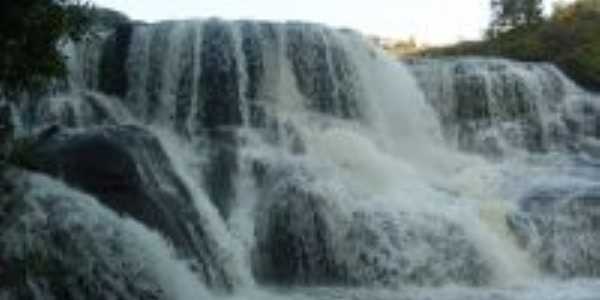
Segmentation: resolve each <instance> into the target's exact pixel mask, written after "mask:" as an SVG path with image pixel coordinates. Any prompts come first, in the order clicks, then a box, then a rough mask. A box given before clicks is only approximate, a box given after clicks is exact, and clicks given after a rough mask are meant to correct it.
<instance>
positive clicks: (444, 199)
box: [0, 19, 600, 299]
mask: <svg viewBox="0 0 600 300" xmlns="http://www.w3.org/2000/svg"><path fill="white" fill-rule="evenodd" d="M64 51H65V53H66V54H67V55H68V57H69V68H70V74H71V76H70V77H69V78H68V82H67V83H61V84H58V86H57V88H56V89H53V90H52V91H51V92H49V93H47V94H46V95H43V96H40V97H36V98H35V99H34V98H33V97H30V98H29V99H24V100H23V101H21V102H19V103H17V104H16V106H18V107H17V108H16V110H17V111H18V113H17V115H18V119H19V124H20V128H21V129H20V131H21V133H20V135H21V136H22V137H23V139H25V140H29V141H30V143H31V144H32V145H33V149H34V151H33V153H32V155H31V158H30V159H29V160H28V161H27V163H28V165H30V166H31V167H30V169H31V171H27V172H25V171H17V170H11V174H9V175H8V177H7V179H6V181H8V182H10V183H11V184H10V186H8V187H7V188H6V189H7V191H8V192H7V193H6V196H3V197H2V198H0V228H1V229H0V230H2V232H3V233H6V234H3V235H2V236H1V237H0V245H2V246H3V247H2V248H1V249H0V251H1V252H0V282H1V281H2V279H3V278H7V277H8V276H11V275H14V276H17V278H18V279H19V280H16V282H15V283H14V284H13V287H6V288H5V287H4V286H3V285H2V284H1V283H0V297H4V298H8V299H19V298H23V297H28V298H33V299H80V298H86V299H113V298H114V299H195V298H210V297H215V298H221V297H226V298H228V297H230V298H257V299H265V298H275V299H281V298H284V299H285V298H290V297H293V298H298V299H348V298H352V299H432V297H433V298H434V299H464V298H472V299H532V298H533V299H535V298H536V297H538V296H539V297H541V298H544V297H546V296H548V295H550V296H552V297H554V294H556V293H555V292H556V291H557V288H556V287H557V286H561V287H562V286H564V287H565V288H566V289H571V290H577V289H581V292H580V293H579V294H578V295H582V297H585V296H586V295H593V294H594V291H598V289H599V288H600V283H597V282H596V281H593V280H590V281H589V282H588V281H578V279H576V278H581V277H595V276H597V275H600V268H597V267H596V265H597V262H599V261H600V254H599V253H596V251H597V250H596V249H598V247H597V243H598V242H597V241H598V240H600V239H599V237H598V236H597V233H596V231H597V230H596V229H597V225H596V222H595V219H596V218H597V209H596V205H597V204H595V203H596V201H597V200H598V197H599V195H600V194H599V193H597V191H599V189H598V185H597V183H596V182H597V180H596V179H598V177H599V176H598V175H597V174H600V173H599V172H598V166H600V164H598V161H597V155H598V153H599V152H598V150H597V149H599V148H598V147H597V145H598V143H597V140H596V137H597V132H596V128H597V124H598V123H594V122H596V121H597V120H598V116H600V114H598V113H597V112H599V110H597V106H596V105H597V104H596V103H600V102H598V101H597V99H598V98H597V97H596V96H595V95H592V94H589V93H586V92H585V91H583V90H581V89H579V88H578V87H577V86H576V85H575V84H573V83H571V82H570V81H569V80H568V79H567V78H566V77H565V76H564V75H562V73H561V72H560V71H559V70H557V69H556V68H554V67H553V66H551V65H546V64H526V63H516V62H512V61H508V60H499V59H481V58H463V59H446V60H429V59H422V60H415V61H411V62H408V63H405V62H397V61H394V60H392V59H391V58H388V57H387V56H386V55H385V54H383V53H382V52H381V51H380V50H378V49H376V48H374V47H373V46H371V45H370V44H369V43H368V42H366V40H365V39H364V38H363V37H362V36H361V35H359V34H358V33H355V32H352V31H347V30H335V29H330V28H327V27H324V26H320V25H315V24H306V23H299V22H289V23H282V24H277V23H268V22H253V21H223V20H219V19H208V20H189V21H169V22H161V23H156V24H142V23H128V24H122V25H119V26H118V27H117V28H114V30H112V31H110V32H105V33H102V34H99V35H98V36H97V38H95V39H93V40H88V41H82V42H80V43H77V44H75V43H71V44H69V45H68V46H67V47H66V48H65V50H64ZM13 202H16V203H17V204H12V203H13ZM17 264H20V265H21V266H22V267H12V265H17ZM4 265H8V267H6V268H4V267H3V266H4ZM57 272H58V273H57ZM57 274H58V275H57ZM557 278H558V279H557ZM553 293H554V294H553ZM550 296H548V297H550ZM494 297H500V298H494ZM539 297H538V298H539ZM552 299H555V298H552ZM556 299H564V298H561V297H560V295H559V296H556ZM568 299H571V298H568ZM572 299H581V298H577V297H574V298H572Z"/></svg>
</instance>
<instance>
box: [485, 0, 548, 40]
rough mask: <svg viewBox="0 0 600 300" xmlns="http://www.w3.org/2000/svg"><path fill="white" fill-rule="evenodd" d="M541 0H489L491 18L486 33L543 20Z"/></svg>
mask: <svg viewBox="0 0 600 300" xmlns="http://www.w3.org/2000/svg"><path fill="white" fill-rule="evenodd" d="M542 4H543V1H542V0H491V8H492V13H493V20H492V23H491V25H490V29H489V31H488V34H489V35H490V36H491V37H496V36H498V34H501V33H503V32H507V31H510V30H512V29H515V28H519V27H524V26H525V27H529V26H532V25H534V24H538V23H540V22H542V21H543V6H542Z"/></svg>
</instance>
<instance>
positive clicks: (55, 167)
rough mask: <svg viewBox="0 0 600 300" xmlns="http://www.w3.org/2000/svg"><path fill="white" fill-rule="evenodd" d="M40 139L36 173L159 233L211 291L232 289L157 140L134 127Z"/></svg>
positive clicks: (202, 220)
mask: <svg viewBox="0 0 600 300" xmlns="http://www.w3.org/2000/svg"><path fill="white" fill-rule="evenodd" d="M51 130H53V131H54V132H53V133H48V132H49V131H46V134H42V136H43V138H41V139H40V141H38V143H37V145H36V146H35V149H34V153H33V157H34V158H35V163H34V165H35V167H36V169H37V170H39V171H42V172H45V173H48V174H51V175H53V176H55V177H57V178H59V179H62V180H64V181H65V182H67V183H68V184H69V185H72V186H74V187H76V188H79V189H81V190H83V191H85V192H87V193H89V194H91V195H93V196H95V197H97V199H98V200H99V201H100V202H101V203H102V204H103V205H104V206H106V207H109V208H111V209H112V210H113V211H115V212H116V213H118V214H120V215H123V216H128V217H131V218H134V219H136V220H137V221H139V222H141V223H143V224H144V225H146V226H148V227H149V228H151V229H154V230H157V231H158V232H160V233H162V234H163V235H164V236H165V237H166V238H167V240H169V241H171V242H172V243H173V245H174V246H175V248H176V249H177V252H178V253H179V254H180V255H181V256H183V257H186V258H190V259H192V261H194V262H195V265H194V267H195V268H196V269H197V271H198V272H199V273H200V274H201V276H202V277H203V279H204V281H205V282H206V283H207V284H208V285H211V286H216V287H225V288H231V286H232V284H233V283H232V282H230V281H231V276H230V275H231V274H227V271H226V270H224V269H223V268H222V266H221V265H220V261H219V258H218V256H219V255H220V254H219V253H218V250H217V243H218V239H219V238H220V237H214V236H211V235H210V233H209V232H208V230H209V229H208V228H207V226H206V222H207V221H206V217H205V216H203V215H201V214H200V213H199V212H198V210H197V209H196V206H195V204H194V199H193V197H192V195H191V194H190V190H189V189H188V188H187V187H186V186H185V184H184V183H183V182H182V180H181V179H180V177H179V176H178V174H177V172H176V171H175V169H174V167H173V165H172V163H171V161H170V159H169V157H168V156H167V154H166V153H165V150H164V149H163V147H162V145H161V143H160V142H159V140H158V139H157V138H156V137H155V136H154V135H153V134H152V133H150V132H149V131H147V130H144V129H141V128H138V127H134V126H113V127H100V128H95V129H89V130H86V131H83V132H82V131H69V130H62V129H59V128H54V129H51Z"/></svg>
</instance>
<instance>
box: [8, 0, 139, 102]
mask: <svg viewBox="0 0 600 300" xmlns="http://www.w3.org/2000/svg"><path fill="white" fill-rule="evenodd" d="M128 21H129V19H128V18H127V16H125V15H123V14H122V13H119V12H115V11H112V10H109V9H103V8H95V7H93V6H92V5H91V4H90V3H89V2H87V1H84V0H19V1H3V2H1V3H0V96H4V97H9V98H10V97H11V94H13V93H15V92H19V91H23V90H31V89H38V88H43V87H45V86H46V85H47V84H48V83H49V82H50V81H51V80H52V79H56V78H64V77H65V76H66V75H67V69H66V65H65V60H66V57H65V56H64V54H63V53H62V52H61V50H60V44H61V43H64V42H66V40H67V39H71V40H75V41H78V40H80V39H82V38H86V37H88V36H89V35H88V34H87V33H89V32H90V29H91V28H92V27H94V28H97V27H99V28H100V29H106V28H112V27H115V26H117V25H119V24H122V23H125V22H128Z"/></svg>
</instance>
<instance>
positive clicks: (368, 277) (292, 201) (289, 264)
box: [253, 167, 492, 288]
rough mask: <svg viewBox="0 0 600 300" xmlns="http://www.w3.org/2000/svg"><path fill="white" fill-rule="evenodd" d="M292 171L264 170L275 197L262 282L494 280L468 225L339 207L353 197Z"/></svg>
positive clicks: (262, 251) (266, 219)
mask: <svg viewBox="0 0 600 300" xmlns="http://www.w3.org/2000/svg"><path fill="white" fill-rule="evenodd" d="M291 169H292V168H288V169H287V170H286V171H282V172H273V173H270V172H272V171H273V170H269V168H268V167H264V168H262V175H263V176H262V180H263V184H264V186H263V188H265V187H267V186H268V187H269V188H268V190H269V192H267V193H266V195H264V198H265V201H264V202H263V203H261V204H260V205H262V206H261V207H260V208H259V211H260V212H261V213H260V214H258V215H257V220H256V233H255V236H256V242H257V243H256V249H254V255H253V271H254V275H255V277H256V278H257V279H258V280H259V281H261V282H265V283H268V284H283V285H307V286H314V285H342V286H345V285H348V286H372V287H382V286H383V287H389V288H397V287H399V285H401V284H418V285H434V286H435V285H443V284H447V283H451V282H452V283H456V282H460V283H465V284H468V285H482V284H485V283H487V282H489V281H490V280H491V276H492V272H491V269H490V267H489V266H488V265H487V263H486V261H485V259H484V258H483V257H481V255H480V253H479V251H478V249H477V248H476V247H475V246H474V244H473V242H472V241H470V240H469V238H468V234H467V232H466V230H465V228H463V227H462V226H463V225H461V224H458V223H456V222H455V221H453V220H450V219H443V218H441V217H440V216H429V215H426V214H424V213H410V212H404V211H394V210H386V211H382V210H379V209H378V208H377V207H373V208H372V209H369V210H354V209H353V208H352V207H350V206H344V204H343V203H342V202H338V201H337V200H336V198H337V197H351V196H352V195H344V196H339V195H332V194H329V193H326V192H323V191H320V190H319V188H318V187H317V186H318V184H314V181H313V180H311V179H310V177H306V176H302V175H298V174H293V173H294V172H293V171H290V170H291ZM296 173H298V172H296ZM300 173H302V172H301V171H300ZM274 174H275V175H274ZM450 261H451V262H452V263H448V262H450Z"/></svg>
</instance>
